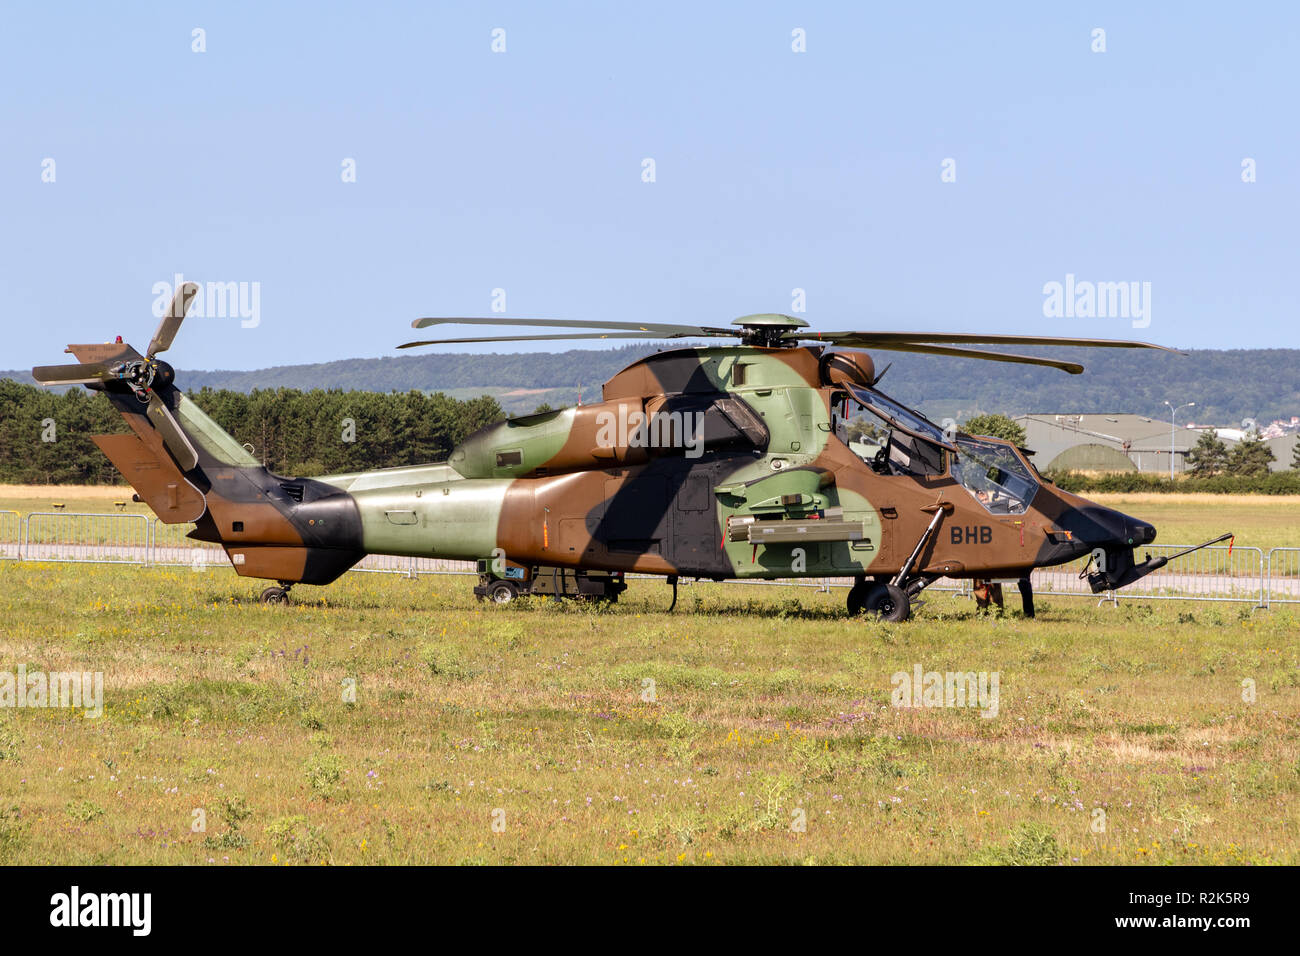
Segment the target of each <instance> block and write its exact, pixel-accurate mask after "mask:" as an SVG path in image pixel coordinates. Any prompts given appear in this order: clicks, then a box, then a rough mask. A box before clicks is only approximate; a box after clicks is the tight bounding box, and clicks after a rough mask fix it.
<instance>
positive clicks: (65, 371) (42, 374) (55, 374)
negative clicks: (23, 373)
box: [32, 362, 116, 385]
mask: <svg viewBox="0 0 1300 956" xmlns="http://www.w3.org/2000/svg"><path fill="white" fill-rule="evenodd" d="M115 377H116V376H114V375H113V371H112V368H111V366H109V365H108V364H106V363H104V362H86V363H85V364H80V363H79V364H76V365H38V366H36V368H34V369H32V378H34V379H36V381H38V382H39V383H40V384H42V385H90V384H92V383H94V382H110V381H112V380H113V379H114V378H115Z"/></svg>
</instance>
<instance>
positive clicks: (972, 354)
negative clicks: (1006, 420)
mask: <svg viewBox="0 0 1300 956" xmlns="http://www.w3.org/2000/svg"><path fill="white" fill-rule="evenodd" d="M836 344H837V345H838V344H839V343H838V342H837V343H836ZM872 347H873V348H876V349H881V350H883V351H886V352H920V353H921V354H923V355H954V356H956V357H957V358H973V359H985V360H986V361H989V362H1011V363H1012V364H1015V365H1046V366H1047V367H1048V368H1059V369H1060V370H1061V371H1063V372H1069V373H1070V374H1071V375H1078V374H1079V373H1080V372H1082V371H1083V366H1082V365H1080V364H1079V363H1078V362H1062V361H1058V360H1057V359H1050V358H1039V357H1038V356H1037V355H1014V354H1012V353H1010V352H986V351H984V350H983V349H963V348H958V347H956V346H954V345H922V344H920V343H918V342H890V343H888V344H884V345H876V346H872ZM881 374H882V375H883V374H884V373H883V372H882V373H881Z"/></svg>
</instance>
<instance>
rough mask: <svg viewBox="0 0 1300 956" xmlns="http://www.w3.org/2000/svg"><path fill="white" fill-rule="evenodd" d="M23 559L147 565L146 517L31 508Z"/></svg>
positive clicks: (24, 538) (26, 522)
mask: <svg viewBox="0 0 1300 956" xmlns="http://www.w3.org/2000/svg"><path fill="white" fill-rule="evenodd" d="M21 556H22V558H23V560H26V561H78V562H89V563H92V564H148V563H149V519H148V517H146V516H145V515H141V514H88V513H84V512H73V511H34V512H32V513H31V514H29V515H28V516H27V520H26V521H24V522H23V537H22V550H21Z"/></svg>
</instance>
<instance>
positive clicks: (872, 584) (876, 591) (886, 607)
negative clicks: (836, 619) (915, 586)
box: [848, 578, 912, 621]
mask: <svg viewBox="0 0 1300 956" xmlns="http://www.w3.org/2000/svg"><path fill="white" fill-rule="evenodd" d="M848 607H849V613H850V614H851V615H853V616H854V617H856V616H857V615H859V614H861V613H863V612H864V611H865V612H866V613H868V614H870V615H871V616H872V617H878V618H880V620H882V621H906V620H907V619H908V618H909V617H910V616H911V614H912V599H911V598H910V597H908V595H907V592H906V591H904V590H903V589H902V588H900V587H896V586H895V585H893V584H889V583H887V582H883V581H868V580H867V579H866V578H858V580H857V583H855V584H854V585H853V587H851V588H849V599H848Z"/></svg>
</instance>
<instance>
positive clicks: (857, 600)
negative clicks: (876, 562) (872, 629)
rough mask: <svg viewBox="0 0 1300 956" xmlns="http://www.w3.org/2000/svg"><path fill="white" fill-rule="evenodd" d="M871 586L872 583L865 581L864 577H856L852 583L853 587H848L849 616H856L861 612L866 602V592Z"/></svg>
mask: <svg viewBox="0 0 1300 956" xmlns="http://www.w3.org/2000/svg"><path fill="white" fill-rule="evenodd" d="M871 588H872V585H870V584H868V583H867V579H866V578H858V580H857V581H855V582H854V583H853V587H851V588H849V597H848V607H849V616H850V617H857V616H858V615H859V614H861V613H862V609H863V608H864V607H866V604H867V592H868V591H870V590H871Z"/></svg>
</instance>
